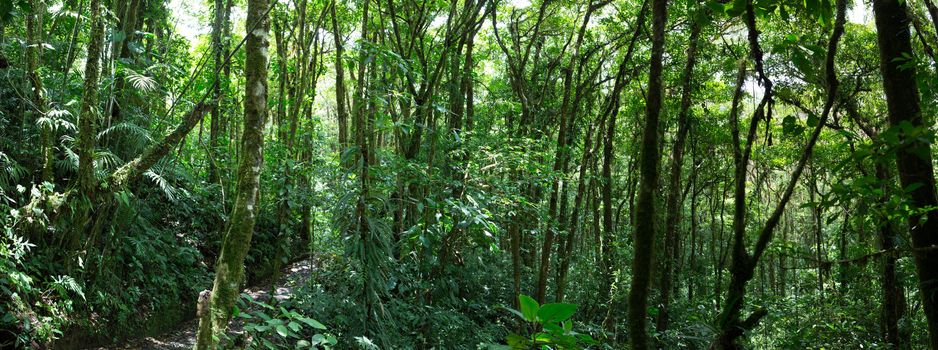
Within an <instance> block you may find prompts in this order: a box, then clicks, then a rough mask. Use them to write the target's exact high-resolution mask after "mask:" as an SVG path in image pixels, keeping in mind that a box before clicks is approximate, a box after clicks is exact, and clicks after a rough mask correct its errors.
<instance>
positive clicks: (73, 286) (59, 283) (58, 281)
mask: <svg viewBox="0 0 938 350" xmlns="http://www.w3.org/2000/svg"><path fill="white" fill-rule="evenodd" d="M50 284H51V285H52V288H53V289H55V290H56V291H57V292H59V295H60V296H62V297H67V296H68V293H67V292H68V291H71V292H73V293H75V294H77V295H78V296H80V297H81V299H82V300H85V292H84V291H83V290H82V288H81V286H80V285H78V281H75V279H74V278H72V276H68V275H59V276H55V277H52V283H50Z"/></svg>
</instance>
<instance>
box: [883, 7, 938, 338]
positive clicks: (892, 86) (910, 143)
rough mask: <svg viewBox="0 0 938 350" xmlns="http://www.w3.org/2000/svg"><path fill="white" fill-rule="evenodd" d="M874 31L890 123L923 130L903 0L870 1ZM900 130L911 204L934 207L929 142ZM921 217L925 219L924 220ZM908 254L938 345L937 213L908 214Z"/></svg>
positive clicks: (899, 156)
mask: <svg viewBox="0 0 938 350" xmlns="http://www.w3.org/2000/svg"><path fill="white" fill-rule="evenodd" d="M873 12H874V14H875V19H876V32H877V37H878V38H879V40H878V42H879V55H880V70H881V72H882V75H883V91H884V92H885V94H886V105H887V107H888V116H889V118H888V119H889V124H890V125H891V126H893V127H898V126H900V125H910V126H911V127H913V128H915V129H916V130H920V129H922V128H927V127H928V126H927V125H926V124H925V120H924V118H923V117H922V111H921V107H920V105H919V103H920V101H919V92H918V84H917V82H916V80H915V68H914V67H913V66H909V65H908V64H907V63H908V59H906V58H905V57H907V56H906V55H909V54H911V53H912V52H913V50H912V43H911V36H910V32H909V18H908V12H907V11H906V3H905V2H903V1H897V0H875V1H873ZM909 132H911V131H905V132H903V133H900V140H901V141H900V142H902V143H901V147H899V148H898V149H897V150H896V165H897V168H898V170H899V182H900V183H901V184H902V187H903V188H913V187H910V186H913V185H917V186H918V187H914V189H912V190H911V191H910V192H909V197H910V200H911V203H910V204H911V205H912V206H913V207H914V208H932V207H934V206H936V205H938V197H936V194H935V175H934V167H933V165H932V155H931V146H930V145H929V143H928V142H927V141H925V140H923V139H921V138H919V137H916V136H909V135H908V134H907V133H909ZM923 221H924V222H923ZM909 227H910V229H909V231H910V233H911V236H912V248H913V254H912V255H913V256H914V258H915V267H916V271H917V272H918V278H919V284H918V286H919V294H920V295H921V296H922V306H923V309H924V312H925V318H926V319H927V321H928V334H929V339H930V341H929V344H930V347H931V348H932V349H938V269H936V268H935V266H938V250H936V249H934V247H935V246H938V211H935V210H929V211H927V213H920V214H916V215H912V216H911V217H909Z"/></svg>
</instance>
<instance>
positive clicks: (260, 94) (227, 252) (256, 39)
mask: <svg viewBox="0 0 938 350" xmlns="http://www.w3.org/2000/svg"><path fill="white" fill-rule="evenodd" d="M268 6H269V5H268V0H249V1H248V9H247V21H246V32H247V38H246V41H247V42H246V45H245V57H246V58H245V62H244V76H245V81H244V83H245V85H244V131H243V133H242V137H241V159H240V164H239V165H238V185H237V194H236V198H235V204H234V208H232V212H231V216H230V218H231V219H230V221H229V222H228V225H227V230H226V231H227V232H226V234H225V238H224V242H223V243H222V248H221V253H220V255H219V257H218V262H217V263H216V266H215V283H214V286H213V287H212V294H211V303H210V307H211V313H210V316H208V317H203V318H202V319H201V320H200V322H211V329H212V331H211V332H208V333H209V334H200V335H199V339H198V343H197V344H196V349H200V350H202V349H214V348H215V346H216V345H217V342H216V340H215V338H213V337H212V336H213V335H214V336H216V337H217V336H220V335H222V334H224V332H225V330H226V329H227V327H228V321H229V320H230V319H231V310H232V308H233V307H234V304H235V301H236V299H237V297H238V291H239V287H240V285H241V282H242V281H243V278H244V257H245V256H246V255H247V252H248V249H249V248H250V247H251V236H252V235H253V234H254V224H255V221H256V217H257V212H258V209H259V203H258V199H259V191H258V190H259V187H260V174H261V167H262V166H263V146H264V135H263V129H264V123H265V119H266V118H267V57H268V54H267V49H268V31H269V28H270V22H269V21H268V17H267V14H268V12H269V11H268ZM201 327H204V326H201Z"/></svg>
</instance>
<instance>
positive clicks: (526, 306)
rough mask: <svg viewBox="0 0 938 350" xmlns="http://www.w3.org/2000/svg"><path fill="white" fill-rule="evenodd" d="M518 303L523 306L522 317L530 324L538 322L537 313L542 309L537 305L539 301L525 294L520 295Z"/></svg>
mask: <svg viewBox="0 0 938 350" xmlns="http://www.w3.org/2000/svg"><path fill="white" fill-rule="evenodd" d="M518 301H519V304H520V305H521V315H522V316H523V317H524V319H525V320H527V321H530V322H534V321H536V320H537V311H538V309H540V306H539V305H537V301H536V300H534V299H533V298H531V297H529V296H527V295H524V294H520V295H518Z"/></svg>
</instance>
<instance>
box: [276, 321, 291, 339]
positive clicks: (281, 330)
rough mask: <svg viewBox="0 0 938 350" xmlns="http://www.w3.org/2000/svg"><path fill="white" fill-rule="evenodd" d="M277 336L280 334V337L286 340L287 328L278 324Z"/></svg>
mask: <svg viewBox="0 0 938 350" xmlns="http://www.w3.org/2000/svg"><path fill="white" fill-rule="evenodd" d="M277 334H280V336H281V337H284V338H286V337H287V334H289V332H288V331H287V327H286V326H284V325H282V324H278V325H277Z"/></svg>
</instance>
